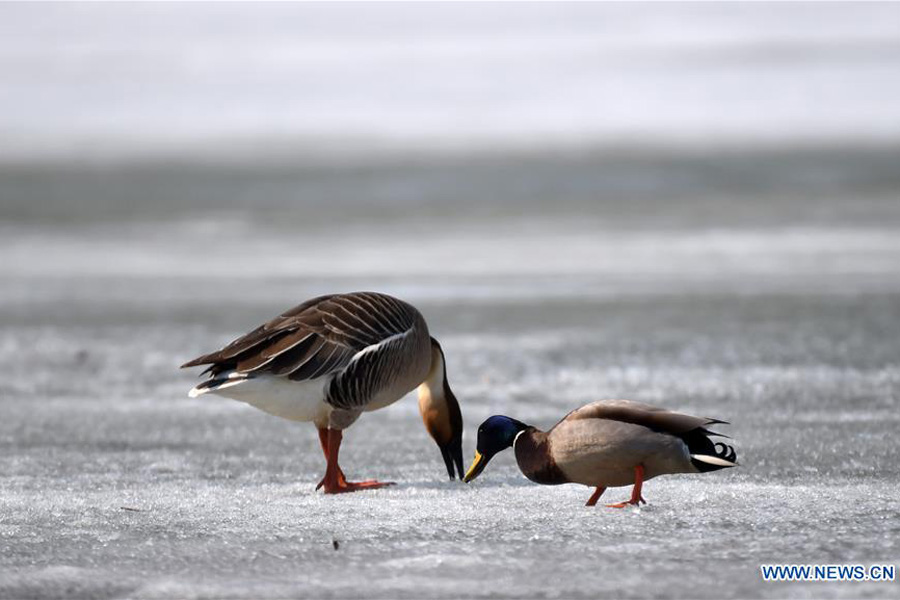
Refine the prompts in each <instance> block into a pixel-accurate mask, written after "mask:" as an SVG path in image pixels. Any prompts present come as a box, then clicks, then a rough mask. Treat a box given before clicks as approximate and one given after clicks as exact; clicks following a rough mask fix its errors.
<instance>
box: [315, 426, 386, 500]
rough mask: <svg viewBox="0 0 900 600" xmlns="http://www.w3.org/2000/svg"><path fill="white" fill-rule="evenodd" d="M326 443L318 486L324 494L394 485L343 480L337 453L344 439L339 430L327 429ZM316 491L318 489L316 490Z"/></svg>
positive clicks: (373, 481) (372, 480) (371, 481)
mask: <svg viewBox="0 0 900 600" xmlns="http://www.w3.org/2000/svg"><path fill="white" fill-rule="evenodd" d="M327 435H328V443H327V444H326V448H325V450H326V452H325V460H326V461H327V465H326V466H325V477H324V478H323V479H322V481H321V483H320V485H321V486H322V487H324V488H325V493H326V494H342V493H344V492H355V491H357V490H365V489H376V488H380V487H385V486H388V485H394V482H392V481H385V482H381V481H376V480H374V479H371V480H369V481H359V482H350V481H347V480H346V479H344V478H343V474H342V473H341V467H340V466H338V453H339V452H340V449H341V440H342V439H343V437H344V434H343V432H342V431H341V430H340V429H328V430H327ZM316 489H318V488H316Z"/></svg>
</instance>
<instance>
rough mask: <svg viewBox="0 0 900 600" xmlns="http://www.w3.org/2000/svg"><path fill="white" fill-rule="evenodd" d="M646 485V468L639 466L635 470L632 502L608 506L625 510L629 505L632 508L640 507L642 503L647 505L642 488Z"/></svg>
mask: <svg viewBox="0 0 900 600" xmlns="http://www.w3.org/2000/svg"><path fill="white" fill-rule="evenodd" d="M643 485H644V466H643V465H638V466H636V467H635V468H634V489H632V490H631V500H629V501H627V502H616V503H615V504H607V505H606V506H608V507H610V508H625V507H626V506H628V505H629V504H630V505H632V506H640V504H641V502H643V503H644V504H647V501H646V500H644V497H643V496H641V487H643Z"/></svg>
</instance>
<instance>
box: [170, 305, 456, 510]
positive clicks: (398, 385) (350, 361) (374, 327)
mask: <svg viewBox="0 0 900 600" xmlns="http://www.w3.org/2000/svg"><path fill="white" fill-rule="evenodd" d="M197 365H209V367H208V368H207V369H206V370H205V371H204V372H203V374H207V373H208V374H209V378H208V379H207V380H206V381H204V382H202V383H200V384H199V385H197V386H196V387H195V388H194V389H192V390H191V391H190V392H189V393H188V395H189V396H190V397H192V398H194V397H197V396H200V395H203V394H217V395H219V396H225V397H227V398H233V399H235V400H240V401H242V402H246V403H247V404H250V405H252V406H255V407H256V408H258V409H260V410H263V411H265V412H267V413H269V414H272V415H275V416H278V417H282V418H284V419H290V420H292V421H311V422H312V423H314V424H315V426H316V428H318V430H319V442H320V444H321V446H322V452H323V453H324V454H325V459H326V467H325V476H324V477H323V478H322V480H321V481H320V482H319V485H318V486H317V487H316V489H317V490H318V489H319V488H320V487H323V488H324V489H325V493H326V494H335V493H340V492H352V491H355V490H360V489H372V488H379V487H383V486H385V485H390V484H391V482H380V481H376V480H368V481H361V482H349V481H347V479H346V477H344V473H343V471H342V470H341V468H340V466H339V465H338V452H339V450H340V446H341V439H342V437H343V433H342V432H343V430H344V429H346V428H347V427H349V426H350V425H352V424H353V422H354V421H356V419H358V418H359V416H360V415H361V414H362V413H363V412H366V411H371V410H377V409H379V408H384V407H385V406H388V405H389V404H392V403H394V402H396V401H397V400H399V399H400V398H402V397H403V396H405V395H406V394H407V393H409V392H410V391H412V390H413V389H415V388H416V387H418V392H419V411H420V413H421V415H422V420H423V421H424V423H425V427H426V429H427V430H428V433H429V434H430V435H431V437H432V438H433V439H434V440H435V442H437V445H438V447H439V448H440V450H441V455H442V456H443V459H444V464H445V466H446V467H447V473H448V474H449V475H450V479H454V477H455V474H454V465H455V467H456V473H458V474H459V476H460V477H462V473H463V470H462V469H463V462H462V414H461V413H460V410H459V403H458V402H457V400H456V396H454V395H453V392H452V391H451V390H450V386H449V384H448V383H447V370H446V366H445V360H444V353H443V350H442V349H441V345H440V344H439V343H438V342H437V340H435V339H434V338H433V337H431V336H430V335H429V333H428V326H427V325H426V324H425V319H424V318H423V317H422V315H421V313H419V311H418V310H416V309H415V308H414V307H413V306H412V305H410V304H407V303H406V302H403V301H402V300H398V299H397V298H393V297H391V296H388V295H386V294H378V293H374V292H357V293H351V294H332V295H328V296H319V297H317V298H313V299H312V300H308V301H306V302H304V303H303V304H300V305H299V306H296V307H294V308H292V309H290V310H288V311H287V312H285V313H283V314H281V315H280V316H278V317H275V318H274V319H272V320H271V321H269V322H267V323H265V324H263V325H260V326H259V327H257V328H256V329H254V330H253V331H251V332H250V333H248V334H246V335H244V336H241V337H239V338H238V339H236V340H234V341H233V342H231V343H230V344H228V345H227V346H225V347H224V348H222V349H221V350H217V351H216V352H212V353H210V354H205V355H203V356H200V357H198V358H195V359H194V360H191V361H188V362H186V363H185V364H184V365H182V368H184V367H194V366H197Z"/></svg>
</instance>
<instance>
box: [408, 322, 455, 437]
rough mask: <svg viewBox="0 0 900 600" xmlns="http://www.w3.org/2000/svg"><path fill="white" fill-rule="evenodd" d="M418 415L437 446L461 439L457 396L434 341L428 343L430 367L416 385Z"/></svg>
mask: <svg viewBox="0 0 900 600" xmlns="http://www.w3.org/2000/svg"><path fill="white" fill-rule="evenodd" d="M418 392H419V412H420V413H421V415H422V421H424V423H425V428H426V429H428V433H430V434H431V437H433V438H434V440H435V441H436V442H437V443H438V444H449V443H451V442H452V441H454V438H457V437H459V438H461V436H462V414H461V413H460V410H459V403H458V402H457V400H456V396H454V395H453V392H452V391H451V390H450V385H449V384H448V383H447V369H446V366H445V364H444V353H443V351H442V350H441V346H440V345H439V344H438V343H437V341H436V340H434V339H433V338H432V340H431V368H430V369H429V371H428V376H427V377H426V378H425V381H423V382H422V383H421V385H419V389H418Z"/></svg>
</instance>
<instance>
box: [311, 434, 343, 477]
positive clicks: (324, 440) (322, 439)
mask: <svg viewBox="0 0 900 600" xmlns="http://www.w3.org/2000/svg"><path fill="white" fill-rule="evenodd" d="M316 429H317V430H318V432H319V445H321V446H322V455H323V456H325V460H326V461H327V460H328V429H327V428H321V429H320V428H318V427H317V428H316ZM338 483H339V484H340V485H345V484H346V483H347V478H346V477H344V472H343V471H342V470H341V468H340V467H338ZM323 485H325V478H324V477H323V478H322V480H321V481H320V482H319V484H318V485H317V486H316V491H318V489H319V488H320V487H322V486H323Z"/></svg>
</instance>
